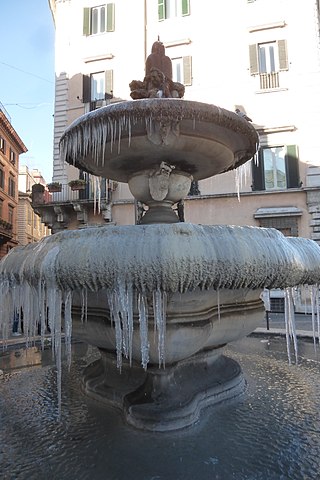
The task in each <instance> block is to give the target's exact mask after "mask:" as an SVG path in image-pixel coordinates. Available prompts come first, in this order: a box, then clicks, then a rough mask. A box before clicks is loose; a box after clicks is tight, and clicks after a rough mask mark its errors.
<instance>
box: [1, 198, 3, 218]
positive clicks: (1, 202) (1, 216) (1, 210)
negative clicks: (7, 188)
mask: <svg viewBox="0 0 320 480" xmlns="http://www.w3.org/2000/svg"><path fill="white" fill-rule="evenodd" d="M2 216H3V200H2V198H0V218H2Z"/></svg>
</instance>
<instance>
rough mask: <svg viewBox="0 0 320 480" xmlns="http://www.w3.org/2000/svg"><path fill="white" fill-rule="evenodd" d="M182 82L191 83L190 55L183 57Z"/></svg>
mask: <svg viewBox="0 0 320 480" xmlns="http://www.w3.org/2000/svg"><path fill="white" fill-rule="evenodd" d="M182 60H183V83H184V85H192V57H191V56H188V57H183V58H182Z"/></svg>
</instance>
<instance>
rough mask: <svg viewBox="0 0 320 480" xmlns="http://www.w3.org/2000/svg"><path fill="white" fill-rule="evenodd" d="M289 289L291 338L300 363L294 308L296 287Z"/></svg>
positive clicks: (296, 357)
mask: <svg viewBox="0 0 320 480" xmlns="http://www.w3.org/2000/svg"><path fill="white" fill-rule="evenodd" d="M287 291H288V306H289V322H290V331H291V338H292V340H293V346H294V354H295V359H296V364H298V343H297V334H296V320H295V309H294V289H293V288H287Z"/></svg>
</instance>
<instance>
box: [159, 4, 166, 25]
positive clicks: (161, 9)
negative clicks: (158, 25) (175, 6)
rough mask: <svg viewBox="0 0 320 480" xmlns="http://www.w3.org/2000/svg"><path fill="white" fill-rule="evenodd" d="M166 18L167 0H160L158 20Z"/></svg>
mask: <svg viewBox="0 0 320 480" xmlns="http://www.w3.org/2000/svg"><path fill="white" fill-rule="evenodd" d="M165 18H166V4H165V0H158V20H159V21H160V20H165Z"/></svg>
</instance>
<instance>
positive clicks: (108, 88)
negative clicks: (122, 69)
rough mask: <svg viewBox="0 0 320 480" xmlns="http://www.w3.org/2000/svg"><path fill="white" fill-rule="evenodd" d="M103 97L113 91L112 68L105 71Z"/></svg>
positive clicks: (106, 96)
mask: <svg viewBox="0 0 320 480" xmlns="http://www.w3.org/2000/svg"><path fill="white" fill-rule="evenodd" d="M104 88H105V99H106V100H107V99H108V96H109V95H110V94H112V93H113V70H106V71H105V87H104Z"/></svg>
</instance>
